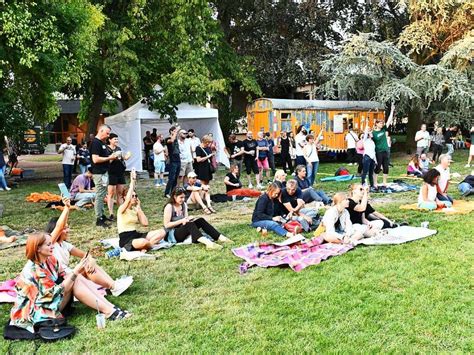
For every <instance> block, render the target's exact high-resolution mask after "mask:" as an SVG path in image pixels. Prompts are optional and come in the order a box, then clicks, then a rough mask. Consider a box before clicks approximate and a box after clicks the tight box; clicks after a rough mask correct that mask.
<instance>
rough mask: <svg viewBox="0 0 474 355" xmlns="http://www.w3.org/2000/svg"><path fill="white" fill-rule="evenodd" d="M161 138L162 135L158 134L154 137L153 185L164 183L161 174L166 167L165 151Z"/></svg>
mask: <svg viewBox="0 0 474 355" xmlns="http://www.w3.org/2000/svg"><path fill="white" fill-rule="evenodd" d="M162 140H163V135H162V134H158V136H157V137H156V142H155V144H153V154H154V155H155V158H154V159H153V163H154V165H155V187H160V186H164V185H165V183H164V181H163V174H164V172H165V168H166V151H165V147H163V144H162ZM158 178H159V180H158Z"/></svg>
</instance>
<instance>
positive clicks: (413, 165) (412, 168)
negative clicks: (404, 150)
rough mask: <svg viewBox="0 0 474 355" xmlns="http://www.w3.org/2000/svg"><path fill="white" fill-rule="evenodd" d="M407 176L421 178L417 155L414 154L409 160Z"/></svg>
mask: <svg viewBox="0 0 474 355" xmlns="http://www.w3.org/2000/svg"><path fill="white" fill-rule="evenodd" d="M425 155H426V154H425ZM407 174H408V175H413V176H416V177H422V176H423V173H422V172H421V169H420V159H419V158H418V154H415V155H414V156H413V157H412V158H411V159H410V162H409V163H408V166H407Z"/></svg>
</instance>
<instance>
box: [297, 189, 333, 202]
mask: <svg viewBox="0 0 474 355" xmlns="http://www.w3.org/2000/svg"><path fill="white" fill-rule="evenodd" d="M303 201H304V202H305V203H310V202H313V201H316V202H319V201H322V202H323V203H324V204H325V205H327V204H328V203H329V201H330V199H329V197H328V196H327V195H326V194H325V193H324V191H323V190H315V189H313V188H312V187H309V188H307V189H306V190H303Z"/></svg>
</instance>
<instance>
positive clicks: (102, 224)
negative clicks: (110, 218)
mask: <svg viewBox="0 0 474 355" xmlns="http://www.w3.org/2000/svg"><path fill="white" fill-rule="evenodd" d="M95 225H96V226H97V227H102V228H110V225H109V224H108V223H107V221H106V220H105V219H103V218H97V221H96V222H95Z"/></svg>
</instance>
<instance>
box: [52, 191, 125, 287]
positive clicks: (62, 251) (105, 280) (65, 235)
mask: <svg viewBox="0 0 474 355" xmlns="http://www.w3.org/2000/svg"><path fill="white" fill-rule="evenodd" d="M63 203H64V209H63V211H62V213H61V216H60V217H59V218H51V219H50V221H49V223H48V225H47V226H46V233H48V234H50V235H51V242H52V243H53V247H54V250H53V255H54V257H55V258H56V260H57V261H58V262H59V264H60V265H61V268H62V269H63V270H64V271H65V272H66V273H67V274H70V273H71V272H72V269H71V268H70V266H69V264H70V258H71V255H72V256H76V257H78V258H84V257H85V256H86V254H87V253H86V252H85V251H83V250H81V249H79V248H76V247H75V246H74V245H72V244H71V243H69V242H68V241H67V240H68V239H69V225H68V219H69V211H70V208H71V204H70V201H69V199H68V198H63ZM81 274H82V276H84V277H85V278H86V279H87V280H90V281H92V282H94V283H96V284H98V285H100V286H102V287H104V288H105V289H109V290H110V292H112V295H114V296H119V295H121V294H122V293H123V292H124V291H125V290H126V289H127V288H129V287H130V285H131V284H132V283H133V278H131V277H126V278H122V279H118V280H115V281H114V280H113V279H112V278H111V277H110V276H109V275H108V274H107V273H106V272H105V271H104V270H103V269H102V268H101V267H100V266H99V265H97V263H96V261H95V259H94V258H92V256H89V257H88V261H87V265H86V267H85V268H84V270H83V272H82V273H81ZM91 287H93V285H91Z"/></svg>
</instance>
